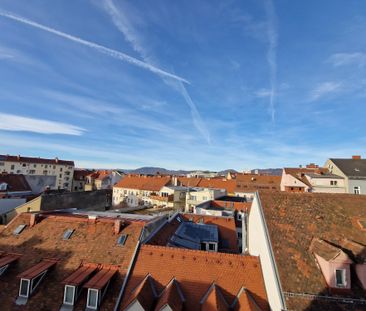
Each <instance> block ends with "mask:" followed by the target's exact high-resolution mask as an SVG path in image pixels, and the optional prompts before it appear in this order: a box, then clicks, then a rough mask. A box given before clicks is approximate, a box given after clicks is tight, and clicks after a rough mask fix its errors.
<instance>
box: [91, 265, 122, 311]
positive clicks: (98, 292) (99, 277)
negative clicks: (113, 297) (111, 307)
mask: <svg viewBox="0 0 366 311" xmlns="http://www.w3.org/2000/svg"><path fill="white" fill-rule="evenodd" d="M116 272H117V269H115V268H105V269H102V270H100V271H98V273H97V274H95V275H94V276H93V277H92V278H91V279H90V280H89V281H88V282H87V283H86V284H85V285H84V287H85V288H87V289H88V297H87V302H86V307H87V308H90V309H92V310H97V309H98V308H99V306H100V304H101V302H102V300H103V298H104V296H105V294H106V292H107V290H108V286H109V283H110V282H111V279H112V277H113V276H114V275H115V274H116Z"/></svg>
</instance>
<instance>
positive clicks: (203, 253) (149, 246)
mask: <svg viewBox="0 0 366 311" xmlns="http://www.w3.org/2000/svg"><path fill="white" fill-rule="evenodd" d="M141 248H142V249H144V248H145V249H146V250H148V249H151V250H165V251H171V252H176V253H188V254H189V253H190V254H192V255H193V254H199V255H201V256H204V257H206V258H207V257H227V258H232V257H235V258H237V259H238V258H241V259H245V260H257V259H258V256H252V255H241V254H232V253H221V252H207V251H202V250H195V249H188V248H177V247H167V246H161V245H152V244H143V245H142V246H141Z"/></svg>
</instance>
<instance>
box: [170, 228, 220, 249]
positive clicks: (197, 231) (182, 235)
mask: <svg viewBox="0 0 366 311" xmlns="http://www.w3.org/2000/svg"><path fill="white" fill-rule="evenodd" d="M201 242H216V243H218V242H219V231H218V228H217V226H216V225H208V224H199V223H198V224H196V223H193V222H189V221H187V222H182V223H181V224H180V226H179V227H178V229H177V231H176V232H175V233H174V235H173V236H172V237H171V238H170V241H169V244H170V245H174V246H178V247H184V248H190V249H201Z"/></svg>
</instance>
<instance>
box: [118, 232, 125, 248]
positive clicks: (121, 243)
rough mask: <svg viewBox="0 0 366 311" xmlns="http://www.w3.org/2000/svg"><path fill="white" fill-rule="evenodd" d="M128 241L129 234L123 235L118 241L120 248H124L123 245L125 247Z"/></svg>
mask: <svg viewBox="0 0 366 311" xmlns="http://www.w3.org/2000/svg"><path fill="white" fill-rule="evenodd" d="M126 240H127V234H122V235H121V236H120V237H119V238H118V239H117V244H118V245H119V246H123V245H125V243H126Z"/></svg>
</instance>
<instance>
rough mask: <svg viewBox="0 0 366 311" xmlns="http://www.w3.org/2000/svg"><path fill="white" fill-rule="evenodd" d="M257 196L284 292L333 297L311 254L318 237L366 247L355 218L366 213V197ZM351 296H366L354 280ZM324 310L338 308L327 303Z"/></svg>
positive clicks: (295, 303) (298, 303)
mask: <svg viewBox="0 0 366 311" xmlns="http://www.w3.org/2000/svg"><path fill="white" fill-rule="evenodd" d="M259 197H260V201H261V204H262V207H263V211H264V216H265V220H266V224H267V227H268V231H269V235H270V239H271V244H272V248H273V252H274V256H275V261H276V264H277V267H278V271H279V276H280V281H281V284H282V288H283V290H284V291H285V292H295V293H308V294H316V295H317V294H319V295H329V294H330V292H329V290H328V289H327V284H326V282H325V279H324V277H323V275H322V273H321V271H320V269H319V268H318V266H317V264H316V261H315V258H314V255H313V253H312V252H311V250H310V246H311V241H312V239H313V238H319V239H323V240H326V241H329V242H331V243H332V244H333V245H341V243H342V241H343V239H344V238H347V239H350V240H353V241H356V242H358V243H361V244H363V245H366V235H365V232H364V231H362V230H361V229H360V227H359V225H358V224H357V220H358V219H360V218H361V217H364V215H365V211H366V196H362V195H361V196H355V195H350V194H326V193H303V194H297V193H286V192H276V193H265V192H260V193H259ZM348 295H349V296H351V297H357V298H361V297H362V298H365V293H364V291H363V290H362V289H361V288H360V287H359V286H358V283H357V282H356V280H353V281H352V290H351V291H350V293H349V294H348ZM286 303H287V307H288V308H289V309H293V310H305V309H306V310H308V309H307V308H313V309H314V310H322V309H324V305H323V304H319V305H322V306H323V308H320V307H319V308H318V307H317V306H316V303H315V302H314V300H311V299H304V298H301V299H296V298H292V297H286ZM325 305H327V304H325ZM346 307H349V305H348V306H347V305H346ZM363 307H364V306H363ZM325 308H326V309H328V310H338V309H337V308H340V307H339V304H335V305H332V304H330V302H329V303H328V305H327V307H325ZM313 309H311V310H313Z"/></svg>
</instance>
